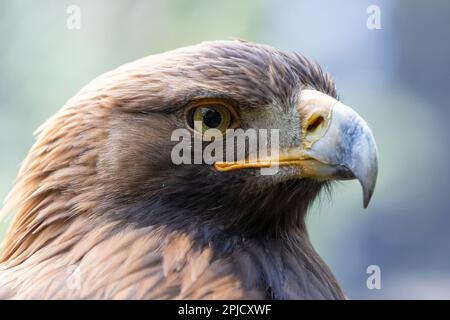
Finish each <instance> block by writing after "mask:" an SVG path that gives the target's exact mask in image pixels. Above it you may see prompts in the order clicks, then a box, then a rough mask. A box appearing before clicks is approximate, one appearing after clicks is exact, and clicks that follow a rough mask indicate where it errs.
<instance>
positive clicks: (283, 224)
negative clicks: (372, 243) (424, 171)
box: [2, 41, 377, 298]
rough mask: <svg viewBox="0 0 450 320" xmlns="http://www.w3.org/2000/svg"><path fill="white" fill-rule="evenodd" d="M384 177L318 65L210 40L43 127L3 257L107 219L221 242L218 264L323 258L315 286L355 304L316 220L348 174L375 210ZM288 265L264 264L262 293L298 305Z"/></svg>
mask: <svg viewBox="0 0 450 320" xmlns="http://www.w3.org/2000/svg"><path fill="white" fill-rule="evenodd" d="M251 130H253V132H254V133H255V135H250V134H248V132H252V131H251ZM177 132H181V133H180V134H179V135H177V134H175V133H177ZM208 132H213V134H212V135H210V136H208V134H207V133H208ZM236 132H238V133H237V135H235V136H230V135H229V133H236ZM259 132H265V135H264V136H263V138H266V139H260V138H261V136H260V135H259ZM240 135H241V136H240ZM242 136H243V137H244V139H243V140H240V141H241V142H242V141H244V143H243V144H242V143H241V144H239V143H235V144H233V145H232V146H233V147H232V148H231V149H227V148H225V147H224V148H223V150H222V151H223V152H222V154H221V155H222V158H220V159H219V158H217V159H216V160H214V161H206V160H205V154H206V153H207V152H206V151H208V149H207V148H211V143H219V144H216V146H218V145H219V146H225V145H226V143H227V142H229V141H230V139H231V138H230V137H232V138H233V139H234V140H235V141H238V140H239V137H242ZM255 136H256V137H257V138H258V139H259V140H258V144H257V146H258V148H257V149H258V150H257V151H259V150H260V147H261V145H263V144H264V141H266V142H267V141H268V142H267V143H266V146H268V148H267V151H268V152H267V153H266V154H264V155H261V154H260V153H258V152H257V153H255V152H254V151H255V150H252V149H251V147H250V144H251V143H250V142H251V141H252V139H251V137H255ZM263 140H264V141H263ZM220 151H221V148H217V149H215V152H213V153H212V154H213V155H214V156H217V155H218V153H219V152H220ZM231 153H234V155H233V156H231V157H227V155H229V154H231ZM239 154H240V155H241V156H240V157H238V155H239ZM174 157H175V158H177V159H175V160H174ZM180 158H181V160H182V161H180ZM265 169H266V170H267V172H269V174H268V173H267V172H265V171H264V170H265ZM270 169H274V170H272V171H270ZM376 176H377V150H376V145H375V141H374V138H373V135H372V133H371V131H370V129H369V127H368V126H367V124H366V122H365V121H364V120H363V119H362V118H361V117H360V116H359V115H358V114H357V113H356V112H355V111H353V110H352V109H350V108H349V107H347V106H345V105H344V104H343V103H341V102H340V101H339V100H338V97H337V93H336V89H335V85H334V83H333V81H332V80H331V78H330V77H329V76H328V75H327V74H326V73H324V72H323V71H322V69H321V68H320V66H319V65H318V64H316V63H312V62H310V61H309V60H307V59H306V58H305V57H303V56H301V55H299V54H291V53H286V52H282V51H279V50H276V49H274V48H271V47H269V46H264V45H258V44H252V43H248V42H244V41H215V42H206V43H201V44H199V45H195V46H191V47H186V48H181V49H177V50H174V51H170V52H166V53H163V54H158V55H153V56H149V57H146V58H143V59H140V60H137V61H135V62H132V63H129V64H126V65H123V66H121V67H119V68H117V69H115V70H113V71H111V72H108V73H106V74H104V75H102V76H100V77H98V78H97V79H95V80H93V81H92V82H91V83H90V84H88V85H87V86H86V87H84V88H83V89H82V90H81V91H80V92H79V93H78V94H76V95H75V96H74V97H73V98H72V99H70V100H69V101H68V102H67V103H66V104H65V106H64V107H63V108H62V109H61V110H60V111H59V112H58V113H56V115H55V116H53V117H52V118H50V119H49V120H48V121H47V122H46V123H45V124H44V125H43V126H42V127H41V128H40V129H39V136H38V140H37V142H36V144H35V145H34V146H33V148H32V149H31V151H30V153H29V155H28V156H27V158H26V159H25V161H24V163H23V165H22V168H21V171H20V173H19V176H18V180H17V183H16V185H15V187H14V189H13V190H12V192H11V194H10V196H9V199H8V201H7V205H6V207H5V208H4V211H5V212H7V211H10V210H12V209H15V210H16V211H17V212H16V217H15V220H14V222H13V225H12V227H11V229H10V232H9V233H8V236H7V238H6V242H5V246H4V249H3V256H2V261H3V262H5V263H6V262H9V263H11V264H13V265H16V266H17V265H19V264H21V263H24V262H26V261H27V260H29V258H30V257H32V256H33V255H36V254H38V253H39V252H41V251H42V249H45V248H47V250H49V249H48V248H50V247H51V245H52V243H54V245H55V246H56V245H59V246H61V245H62V243H67V241H69V240H70V239H72V238H74V237H75V236H74V235H78V236H79V237H78V238H77V239H78V240H77V241H81V239H82V236H81V235H86V234H87V233H89V232H92V231H93V230H97V231H98V230H100V229H101V228H103V226H105V225H109V226H114V227H111V228H110V229H108V232H107V233H108V234H118V233H119V234H120V232H124V231H123V230H125V229H126V230H143V229H145V228H147V229H145V230H150V231H149V232H154V230H156V229H158V230H162V229H163V230H164V232H165V233H160V234H159V237H160V239H164V235H165V234H173V233H177V234H183V235H187V236H188V237H189V239H190V240H189V241H190V243H191V246H192V247H196V248H199V249H198V250H200V251H201V250H203V249H202V248H205V247H208V248H212V249H211V250H212V251H213V254H212V256H214V257H215V258H210V260H209V261H210V262H211V261H214V259H220V258H221V257H225V256H227V255H232V254H233V252H236V250H238V249H236V248H241V249H242V248H246V245H245V243H247V242H246V241H250V242H251V243H253V244H252V245H251V246H252V248H257V247H258V248H260V247H261V246H262V247H264V246H266V245H267V248H269V247H270V248H271V250H273V253H271V254H276V252H277V251H280V252H281V251H282V249H279V248H281V247H283V248H290V249H286V250H288V251H289V250H290V251H289V252H290V254H291V256H296V259H297V258H298V260H302V259H303V261H316V262H317V265H318V267H317V268H318V269H320V270H322V271H321V272H319V271H317V274H316V278H317V279H319V280H323V281H328V282H329V283H331V284H329V285H323V286H322V287H321V288H322V289H323V290H322V291H321V292H326V291H327V290H328V291H331V292H332V293H331V294H330V295H328V296H332V297H342V294H341V292H340V291H339V290H340V289H338V287H337V285H336V284H335V281H334V278H332V276H331V275H330V274H329V272H328V269H327V268H326V266H323V265H322V263H321V262H320V261H321V260H320V259H319V258H318V257H316V255H315V253H314V252H313V249H312V247H311V246H310V244H309V242H308V240H307V232H306V227H305V223H304V217H305V214H306V212H307V209H308V207H309V206H310V204H311V203H312V202H313V200H314V199H315V198H316V197H317V195H318V194H319V193H320V191H321V190H322V189H324V188H326V189H329V188H330V186H331V183H332V181H334V180H339V179H353V178H356V179H358V180H359V181H360V183H361V185H362V188H363V195H364V206H367V204H368V203H369V200H370V198H371V195H372V193H373V190H374V187H375V182H376ZM88 230H89V231H88ZM98 232H99V231H98ZM70 235H71V236H70ZM71 237H72V238H71ZM267 239H268V240H267ZM295 239H300V240H298V241H297V240H295ZM64 241H66V242H64ZM98 241H99V242H100V241H103V240H98ZM120 241H121V238H116V242H120ZM252 241H253V242H252ZM264 241H270V245H268V244H267V243H266V242H264ZM302 241H303V242H304V243H303V244H302ZM295 243H297V244H295ZM305 243H306V244H305ZM76 247H77V242H73V243H71V244H70V245H67V248H65V249H64V250H62V249H61V250H60V251H58V254H59V253H60V252H72V251H71V250H76ZM292 247H299V248H300V247H301V248H303V249H302V250H300V251H298V252H297V251H295V249H292ZM114 248H115V247H109V249H106V250H110V253H111V254H113V253H114V251H115V249H114ZM241 249H240V250H241ZM80 250H81V249H80ZM86 250H87V249H86ZM142 250H143V249H142ZM255 250H256V249H255ZM258 250H259V249H258ZM283 250H284V249H283ZM309 251H311V252H312V253H310V254H309V255H308V253H307V252H309ZM47 252H48V251H47ZM261 252H262V253H261V256H264V255H267V254H269V253H267V252H266V251H265V250H262V249H261ZM264 252H265V253H264ZM295 252H297V253H295ZM299 252H300V253H299ZM283 254H284V253H283ZM283 254H280V255H283ZM55 255H56V253H55ZM84 255H86V252H85V253H84ZM286 255H288V254H287V253H286ZM255 256H256V255H253V256H252V257H253V258H251V259H257V260H258V259H259V260H261V259H263V258H257V257H255ZM311 256H313V257H314V259H308V258H306V257H311ZM82 257H83V254H82V253H80V254H79V257H78V259H79V260H77V261H81V260H82V259H83V258H82ZM266 258H267V257H266ZM249 259H250V258H249ZM251 259H250V260H251ZM271 259H272V258H270V259H269V258H267V261H269V260H270V261H272V260H273V261H278V260H276V259H275V258H273V259H272V260H271ZM289 259H290V258H289ZM289 259H288V258H286V259H281V260H283V261H288V260H289ZM244 260H245V259H244ZM281 260H280V261H281ZM294 260H295V259H294ZM245 261H247V260H245ZM277 263H278V262H277ZM277 263H275V264H274V265H273V269H272V271H270V270H269V271H268V270H265V271H264V270H263V271H261V270H262V269H261V268H263V267H255V268H257V269H258V270H259V271H258V272H256V273H257V274H261V276H260V277H259V278H258V279H266V280H265V284H262V285H259V287H261V288H266V289H267V288H270V290H269V291H270V294H271V296H272V297H278V298H280V297H281V298H283V297H288V296H289V294H288V293H287V292H288V291H286V290H285V289H283V288H285V287H283V284H282V283H281V282H282V281H284V280H283V279H285V278H286V277H285V276H283V275H277V276H275V275H273V273H277V272H278V271H277V270H278V269H277V267H276V266H278V264H277ZM280 263H281V262H280ZM292 263H294V262H292ZM307 263H309V262H305V263H304V264H303V266H305V264H307ZM255 265H259V266H262V265H264V264H263V263H260V264H258V263H256V264H255ZM319 266H320V267H319ZM292 268H293V269H295V268H294V267H292ZM298 268H300V267H298ZM305 268H306V269H308V270H310V269H311V268H308V267H305ZM263 269H264V268H263ZM283 270H284V269H283ZM302 270H303V269H302ZM236 272H237V271H236ZM299 272H300V271H299ZM237 273H238V272H237ZM276 279H278V280H276ZM255 281H256V280H255ZM277 281H278V282H277ZM263 282H264V281H263ZM255 283H256V282H255ZM299 286H300V285H299ZM324 288H325V289H324ZM330 288H331V289H330ZM333 288H334V289H333ZM266 289H264V290H266ZM283 290H284V291H283ZM333 290H334V291H333ZM269 291H267V290H266V291H265V292H266V293H267V292H269ZM294 291H295V290H294ZM296 292H297V291H296ZM298 292H299V291H298ZM323 296H327V295H326V294H323Z"/></svg>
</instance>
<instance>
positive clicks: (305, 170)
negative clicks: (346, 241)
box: [215, 89, 378, 208]
mask: <svg viewBox="0 0 450 320" xmlns="http://www.w3.org/2000/svg"><path fill="white" fill-rule="evenodd" d="M297 109H298V111H299V113H300V118H301V119H302V125H301V128H302V132H301V141H302V142H301V145H300V146H296V147H293V148H288V149H287V150H280V152H276V154H277V157H276V158H273V159H272V158H269V159H267V158H266V159H257V160H256V161H237V162H216V163H215V168H216V169H217V170H219V171H230V170H235V169H243V168H261V167H270V166H274V165H277V166H295V167H297V168H298V169H299V170H298V171H299V178H313V179H317V180H348V179H355V178H356V179H358V180H359V182H360V184H361V186H362V189H363V205H364V208H367V206H368V204H369V201H370V199H371V197H372V194H373V192H374V189H375V184H376V180H377V173H378V160H377V147H376V143H375V139H374V137H373V134H372V132H371V130H370V129H369V127H368V125H367V123H366V122H365V121H364V120H363V119H362V118H361V117H360V116H359V115H358V114H357V113H356V112H355V111H354V110H353V109H351V108H349V107H347V106H346V105H344V104H343V103H341V102H339V101H337V100H336V99H334V98H332V97H330V96H328V95H326V94H324V93H322V92H319V91H316V90H309V89H306V90H303V91H302V93H301V95H300V99H299V104H298V106H297Z"/></svg>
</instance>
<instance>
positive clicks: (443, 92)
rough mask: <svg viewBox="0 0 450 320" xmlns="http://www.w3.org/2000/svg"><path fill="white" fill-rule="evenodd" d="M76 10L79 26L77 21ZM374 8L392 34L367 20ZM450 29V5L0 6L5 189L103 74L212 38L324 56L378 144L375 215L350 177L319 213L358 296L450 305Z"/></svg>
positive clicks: (331, 251) (0, 175)
mask: <svg viewBox="0 0 450 320" xmlns="http://www.w3.org/2000/svg"><path fill="white" fill-rule="evenodd" d="M69 5H77V6H79V8H80V9H81V29H80V30H69V29H68V28H67V27H66V20H67V18H68V16H69V15H68V14H67V13H66V10H67V8H68V6H69ZM369 5H377V6H378V7H379V8H380V14H381V29H375V30H370V29H368V28H367V25H366V21H367V19H368V18H369V14H368V13H367V12H366V10H367V7H368V6H369ZM449 31H450V2H449V1H445V0H433V1H419V0H403V1H392V0H391V1H381V0H371V1H364V0H351V1H338V0H329V1H325V0H321V1H317V0H315V1H313V0H310V1H294V0H291V1H279V0H262V1H257V0H250V1H206V0H204V1H181V0H173V1H163V0H152V1H148V0H145V1H125V0H121V1H114V2H113V1H106V0H104V1H95V2H94V1H78V0H72V1H61V0H45V1H31V0H28V1H20V0H19V1H16V0H15V1H11V0H6V1H1V3H0V150H1V156H0V197H1V198H4V197H5V196H6V194H7V192H8V191H9V189H10V188H11V186H12V183H13V181H14V178H15V175H16V174H17V171H18V168H19V164H20V161H21V160H22V159H23V158H24V157H25V155H26V153H27V151H28V149H29V148H30V147H31V145H32V143H33V137H32V132H33V131H34V130H35V129H36V128H37V127H38V126H39V125H40V124H41V123H42V122H44V121H45V120H46V119H47V118H48V117H49V116H50V115H52V114H53V113H55V112H56V111H57V110H58V109H59V108H60V107H61V106H62V105H63V104H64V103H65V101H66V100H67V99H69V98H70V97H71V96H73V95H74V94H75V93H76V92H77V91H78V90H79V89H80V88H81V87H82V86H83V85H85V84H86V83H87V82H89V81H90V80H91V79H93V78H95V77H96V76H98V75H99V74H101V73H103V72H105V71H108V70H110V69H112V68H115V67H117V66H119V65H121V64H123V63H126V62H129V61H131V60H134V59H137V58H140V57H143V56H146V55H149V54H153V53H158V52H162V51H165V50H169V49H174V48H177V47H181V46H185V45H190V44H195V43H198V42H201V41H204V40H214V39H234V38H241V39H246V40H249V41H253V42H259V43H265V44H269V45H272V46H274V47H277V48H279V49H284V50H290V51H298V52H301V53H303V54H305V55H306V56H308V57H310V58H312V59H314V60H316V61H318V62H319V63H320V64H321V65H322V66H323V67H324V69H326V70H327V71H328V72H330V73H331V74H332V75H333V77H334V78H335V81H336V83H337V86H338V90H339V92H340V97H341V99H342V100H343V101H344V102H345V103H346V104H347V105H349V106H352V107H353V108H354V109H356V110H357V111H358V112H359V113H360V114H361V115H362V116H363V117H364V118H365V119H366V120H367V121H368V122H369V123H370V125H371V127H372V129H373V132H374V135H375V137H376V139H377V143H378V148H379V154H380V160H379V161H380V163H379V165H380V169H379V171H380V174H379V179H378V185H377V189H376V191H375V194H374V197H373V201H372V203H371V205H370V207H369V209H367V210H364V209H362V195H361V190H360V188H359V186H358V184H357V182H345V183H339V184H338V185H336V187H335V190H334V193H333V197H332V200H331V201H330V200H329V199H328V198H326V197H324V198H322V199H321V200H320V201H318V202H317V203H316V204H315V206H314V208H313V210H312V211H311V213H310V215H309V217H308V224H309V228H310V234H311V237H312V240H313V243H314V244H315V246H316V248H317V250H318V251H319V253H320V254H321V255H322V257H324V259H325V260H326V261H327V263H328V264H329V265H330V267H331V268H332V270H333V271H334V273H335V274H336V276H337V278H338V280H339V281H340V283H341V284H342V286H343V288H344V290H345V292H346V293H347V295H348V296H349V298H353V299H381V298H387V299H393V298H407V299H416V298H426V299H429V298H447V299H450V250H449V249H450V246H449V244H450V232H449V229H450V214H449V213H450V192H449V185H448V181H449V178H450V169H449V168H448V162H449V161H448V157H449V148H448V147H449V140H450V128H449V125H448V124H449V121H450V120H449V119H450V106H449V99H448V97H447V95H448V94H449V92H450V36H449ZM8 221H9V220H7V221H4V222H3V223H1V224H0V238H1V237H2V236H3V234H4V232H5V229H6V228H7V224H8ZM369 265H378V266H379V267H380V268H381V289H380V290H369V289H368V288H367V286H366V279H367V277H368V274H367V273H366V269H367V267H368V266H369Z"/></svg>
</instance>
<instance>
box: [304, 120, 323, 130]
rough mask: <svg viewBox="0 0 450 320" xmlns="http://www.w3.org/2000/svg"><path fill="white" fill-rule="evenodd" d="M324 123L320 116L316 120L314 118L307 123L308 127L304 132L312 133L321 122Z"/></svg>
mask: <svg viewBox="0 0 450 320" xmlns="http://www.w3.org/2000/svg"><path fill="white" fill-rule="evenodd" d="M324 121H325V119H324V118H323V117H322V116H318V117H316V118H314V119H313V120H312V121H308V122H309V123H308V125H307V127H306V132H313V131H314V130H316V129H317V128H318V127H319V126H320V125H321V124H322V123H323V122H324Z"/></svg>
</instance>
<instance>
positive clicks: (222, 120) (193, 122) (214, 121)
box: [186, 100, 238, 134]
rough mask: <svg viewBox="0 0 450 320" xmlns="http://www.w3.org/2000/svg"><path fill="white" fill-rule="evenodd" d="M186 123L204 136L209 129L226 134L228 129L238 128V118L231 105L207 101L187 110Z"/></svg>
mask: <svg viewBox="0 0 450 320" xmlns="http://www.w3.org/2000/svg"><path fill="white" fill-rule="evenodd" d="M186 123H187V125H188V127H189V128H190V129H191V130H194V131H195V132H197V133H201V134H204V133H205V131H206V130H209V129H217V130H219V131H220V132H221V133H224V132H225V131H226V130H227V129H230V128H236V127H237V125H238V117H237V114H236V112H235V110H234V108H233V107H232V106H231V105H230V104H229V103H226V102H222V101H214V100H205V101H201V102H197V103H195V104H193V105H192V106H190V107H189V108H188V109H187V112H186Z"/></svg>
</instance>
